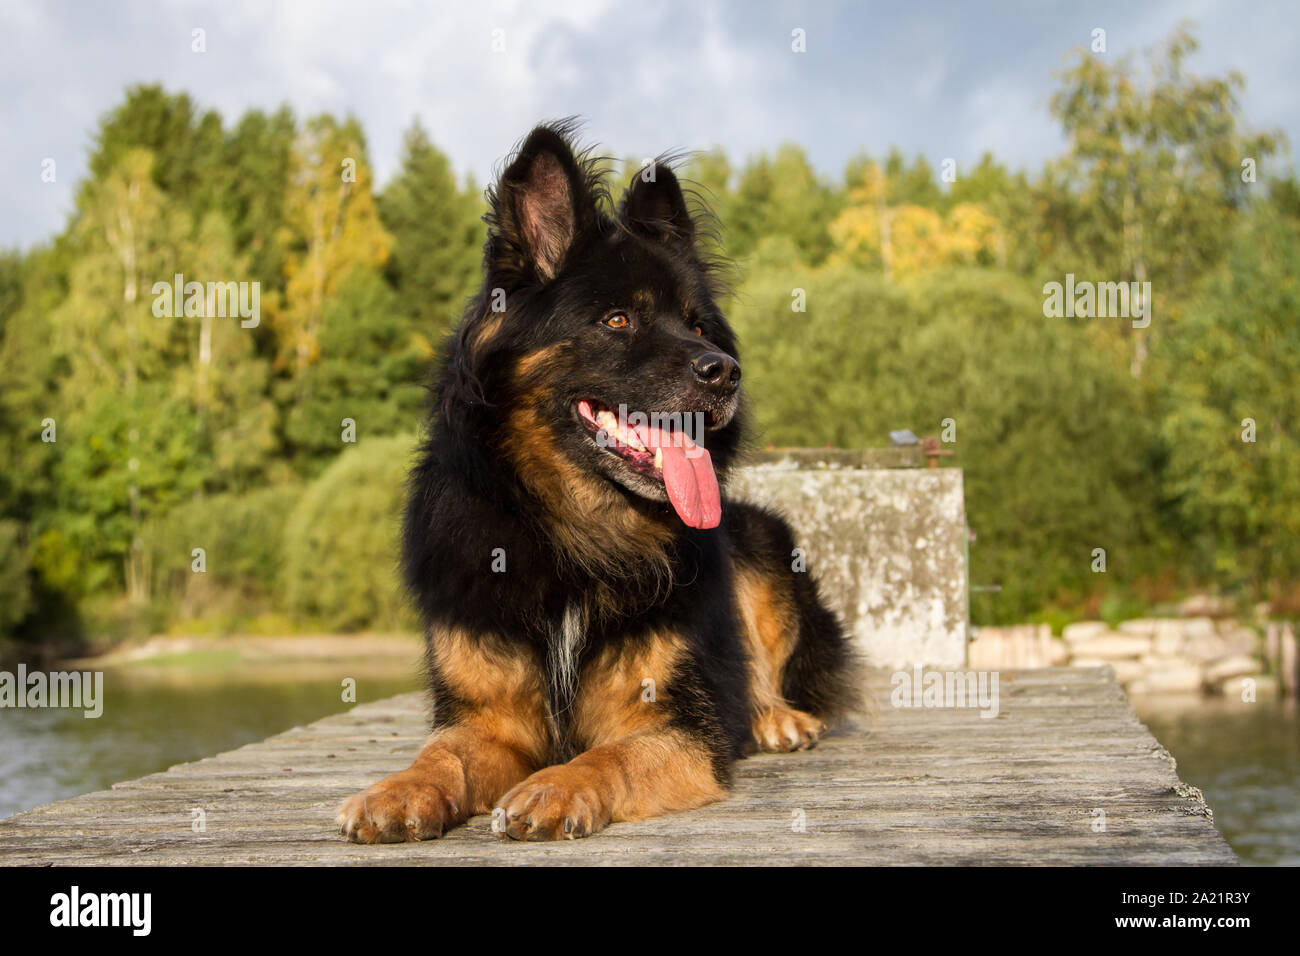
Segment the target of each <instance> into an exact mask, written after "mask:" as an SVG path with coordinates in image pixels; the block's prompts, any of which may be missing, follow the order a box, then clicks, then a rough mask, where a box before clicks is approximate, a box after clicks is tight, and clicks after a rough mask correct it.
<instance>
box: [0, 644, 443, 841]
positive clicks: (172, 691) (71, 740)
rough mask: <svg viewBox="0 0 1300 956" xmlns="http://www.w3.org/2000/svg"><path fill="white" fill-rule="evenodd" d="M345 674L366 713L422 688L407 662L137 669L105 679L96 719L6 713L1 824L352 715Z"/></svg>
mask: <svg viewBox="0 0 1300 956" xmlns="http://www.w3.org/2000/svg"><path fill="white" fill-rule="evenodd" d="M340 675H348V676H351V677H353V678H354V679H355V680H356V682H357V683H356V703H360V704H363V703H366V702H368V701H372V700H381V699H383V698H385V697H391V696H392V695H393V694H400V693H403V692H405V691H410V690H418V689H419V687H420V685H419V679H418V672H417V669H416V668H415V667H414V666H407V665H406V664H405V663H403V664H402V665H399V666H391V665H389V666H382V667H376V666H374V665H373V664H367V662H353V663H350V664H343V663H341V662H332V663H330V664H329V665H321V664H320V663H313V664H300V665H294V666H279V667H270V668H268V667H264V666H258V667H257V668H252V667H248V666H244V665H236V666H220V667H217V668H215V669H214V668H212V667H206V666H205V667H201V668H198V669H197V671H196V670H194V669H193V668H192V667H191V666H190V665H189V664H187V665H186V666H180V667H176V666H173V667H152V668H140V667H134V666H133V667H128V668H121V669H113V668H109V669H105V670H104V712H103V715H102V716H100V717H98V718H95V719H87V718H85V717H84V716H82V712H81V711H80V710H55V709H44V710H27V709H22V710H15V709H11V708H4V709H0V817H6V816H9V815H11V814H13V813H16V812H17V811H19V810H27V809H30V808H32V807H34V806H38V805H40V804H43V803H49V802H51V801H53V800H61V799H64V798H65V797H72V796H76V795H77V794H80V793H88V792H90V791H92V790H104V789H107V788H108V787H110V786H111V785H112V784H114V783H117V782H118V781H121V780H129V779H131V778H133V777H140V776H144V775H145V774H149V773H155V772H157V771H159V770H165V769H167V768H168V767H170V766H172V765H173V764H177V763H183V762H185V761H188V760H196V759H198V758H200V757H209V756H212V755H213V754H216V753H220V752H221V751H223V750H231V749H233V748H235V747H242V746H243V745H244V744H247V743H252V742H253V741H256V740H262V739H264V738H266V737H269V736H271V735H272V734H277V733H280V732H281V731H284V730H288V729H289V728H291V727H294V726H298V725H301V724H305V723H309V722H310V721H313V720H318V719H320V718H321V717H326V716H328V715H330V714H335V713H339V712H342V711H345V710H348V709H349V708H351V707H352V706H354V705H353V704H352V703H345V702H344V701H343V700H342V688H341V684H340Z"/></svg>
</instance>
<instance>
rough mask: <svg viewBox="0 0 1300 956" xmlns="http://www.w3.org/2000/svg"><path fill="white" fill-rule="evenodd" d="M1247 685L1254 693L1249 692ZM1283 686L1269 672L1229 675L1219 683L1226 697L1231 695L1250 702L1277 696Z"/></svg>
mask: <svg viewBox="0 0 1300 956" xmlns="http://www.w3.org/2000/svg"><path fill="white" fill-rule="evenodd" d="M1247 687H1250V688H1251V690H1252V693H1249V694H1248V693H1247V692H1246V690H1247ZM1281 689H1282V688H1281V686H1280V685H1279V684H1278V679H1277V678H1276V677H1270V676H1268V675H1267V674H1249V675H1245V676H1242V677H1229V678H1228V679H1227V680H1225V681H1224V682H1223V683H1222V684H1220V685H1219V693H1220V694H1222V695H1223V696H1224V697H1230V698H1232V699H1234V700H1241V701H1243V702H1246V703H1249V702H1250V701H1251V700H1252V698H1253V699H1254V700H1263V699H1264V698H1266V697H1276V696H1277V695H1278V694H1279V693H1280V692H1281Z"/></svg>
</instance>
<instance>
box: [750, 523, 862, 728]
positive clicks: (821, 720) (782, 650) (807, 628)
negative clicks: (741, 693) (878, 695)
mask: <svg viewBox="0 0 1300 956" xmlns="http://www.w3.org/2000/svg"><path fill="white" fill-rule="evenodd" d="M729 508H730V510H731V512H732V515H731V518H730V522H729V525H728V527H729V529H730V530H731V532H732V538H733V541H734V543H735V544H736V552H735V554H736V566H735V601H736V608H737V613H738V615H739V618H740V622H741V630H742V633H743V635H744V639H745V647H746V651H747V653H748V655H749V668H750V677H749V692H750V694H749V696H750V708H751V712H752V715H753V720H752V727H753V736H754V743H755V745H756V747H757V748H758V749H759V750H764V751H790V750H807V749H809V748H810V747H813V746H815V745H816V743H817V740H818V739H819V738H820V736H821V735H822V734H823V733H824V732H825V730H826V729H827V725H828V724H829V723H830V722H831V721H832V720H833V719H834V718H836V717H838V716H839V715H840V714H842V713H843V712H844V711H845V710H846V709H848V708H849V707H850V706H851V704H852V697H853V694H852V688H851V682H852V681H851V676H850V671H849V669H850V652H849V648H848V643H847V640H846V637H845V634H844V629H843V626H842V625H841V624H840V621H839V619H838V618H837V617H836V616H835V614H834V613H833V612H831V611H830V610H829V609H828V608H827V607H826V605H825V604H824V603H823V601H822V599H821V596H820V594H819V593H818V591H817V585H816V582H815V581H814V580H813V579H812V577H811V575H810V574H809V573H808V571H807V570H806V568H805V567H804V565H803V562H802V560H801V558H800V557H799V556H798V555H796V554H795V553H794V552H795V547H794V536H793V534H792V533H791V531H790V528H789V526H788V525H786V523H785V521H784V520H783V519H781V518H780V517H778V516H777V515H775V514H773V513H771V512H769V511H765V510H763V509H759V508H755V507H752V506H749V505H734V504H732V505H729ZM724 513H725V511H724Z"/></svg>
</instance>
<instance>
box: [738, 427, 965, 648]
mask: <svg viewBox="0 0 1300 956" xmlns="http://www.w3.org/2000/svg"><path fill="white" fill-rule="evenodd" d="M918 460H923V459H920V455H919V452H912V451H911V450H909V449H888V450H881V451H879V452H873V451H871V450H867V451H853V452H843V451H831V450H827V451H824V452H823V451H820V450H809V449H798V450H794V451H790V452H768V453H765V454H764V455H762V456H760V457H759V458H758V460H757V461H755V462H754V463H752V464H750V465H748V466H745V467H742V468H739V469H737V470H736V471H735V473H734V474H733V476H732V479H731V482H730V485H729V493H730V494H731V495H732V496H734V497H737V498H740V499H743V500H748V501H753V502H755V503H756V504H763V505H767V506H769V507H773V508H776V509H777V510H778V511H780V512H781V513H782V514H784V515H785V516H786V517H787V518H788V519H789V520H790V523H791V524H792V525H793V526H794V529H795V534H796V537H797V543H798V545H799V547H800V548H801V549H802V550H803V551H804V552H805V555H806V558H807V568H808V570H809V571H810V572H811V573H813V574H814V575H815V576H816V577H817V579H818V581H819V582H820V584H821V588H822V593H823V595H825V597H826V599H827V601H828V602H829V603H830V604H831V606H832V607H833V608H834V609H835V610H836V611H837V612H839V614H840V615H841V617H842V618H843V619H844V622H845V624H846V625H847V626H848V628H849V630H850V631H851V632H852V634H853V638H854V641H855V643H856V645H857V647H858V648H859V650H860V651H861V652H862V654H863V656H864V657H865V658H866V660H867V662H868V663H870V664H874V665H877V666H881V667H889V668H901V667H910V666H911V665H913V664H925V665H928V666H933V667H963V666H965V663H966V641H967V619H966V617H967V602H966V588H967V576H966V535H967V530H966V506H965V500H964V497H963V491H962V473H961V470H960V469H958V468H934V469H930V468H924V467H908V466H909V465H915V464H916V463H917V462H918ZM791 560H792V561H793V560H794V558H791Z"/></svg>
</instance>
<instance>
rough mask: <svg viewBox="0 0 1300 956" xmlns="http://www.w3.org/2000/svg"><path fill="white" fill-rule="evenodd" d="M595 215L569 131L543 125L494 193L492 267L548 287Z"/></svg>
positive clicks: (518, 153) (491, 218)
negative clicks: (532, 278)
mask: <svg viewBox="0 0 1300 956" xmlns="http://www.w3.org/2000/svg"><path fill="white" fill-rule="evenodd" d="M595 215H596V201H595V197H594V196H593V195H592V194H591V186H590V183H589V180H588V177H587V173H586V171H585V170H584V168H583V164H582V162H581V161H580V160H579V159H578V157H577V156H575V155H574V151H573V148H572V147H571V146H570V145H569V143H568V140H567V139H566V136H565V130H563V129H562V128H555V127H551V126H539V127H537V128H536V129H535V130H533V131H532V132H531V133H529V134H528V138H527V139H526V140H524V144H523V146H521V147H519V151H518V152H517V153H516V154H515V158H514V160H513V161H512V162H511V163H510V165H509V166H508V167H507V168H506V171H505V172H504V173H502V174H501V181H500V182H499V183H497V186H496V189H495V190H494V192H493V195H492V213H491V217H490V223H491V225H492V226H493V227H494V228H493V231H492V239H491V241H490V243H489V246H488V259H489V266H490V267H493V268H495V269H498V270H501V271H505V272H514V273H516V274H519V275H521V276H527V275H529V274H530V273H531V274H532V275H534V276H535V277H536V278H537V279H539V280H541V281H542V282H549V281H550V280H551V279H554V278H555V276H556V275H557V274H559V271H560V269H561V268H563V266H564V260H565V258H566V256H567V255H568V253H569V250H570V249H572V248H573V245H574V243H575V242H576V241H577V240H578V238H579V236H581V235H582V233H583V232H584V230H586V229H589V228H590V227H591V226H592V224H593V222H594V220H595Z"/></svg>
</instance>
